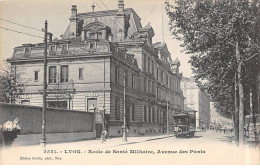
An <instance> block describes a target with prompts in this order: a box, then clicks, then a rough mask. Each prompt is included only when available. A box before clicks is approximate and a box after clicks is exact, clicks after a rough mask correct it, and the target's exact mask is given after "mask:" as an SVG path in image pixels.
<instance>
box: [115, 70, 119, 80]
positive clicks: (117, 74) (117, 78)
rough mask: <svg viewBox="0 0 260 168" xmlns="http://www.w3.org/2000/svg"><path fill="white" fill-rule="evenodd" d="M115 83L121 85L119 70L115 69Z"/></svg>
mask: <svg viewBox="0 0 260 168" xmlns="http://www.w3.org/2000/svg"><path fill="white" fill-rule="evenodd" d="M115 83H119V68H118V67H116V69H115Z"/></svg>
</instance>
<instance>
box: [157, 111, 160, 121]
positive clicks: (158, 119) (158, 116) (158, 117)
mask: <svg viewBox="0 0 260 168" xmlns="http://www.w3.org/2000/svg"><path fill="white" fill-rule="evenodd" d="M157 123H160V111H159V108H157Z"/></svg>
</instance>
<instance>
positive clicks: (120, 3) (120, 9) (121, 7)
mask: <svg viewBox="0 0 260 168" xmlns="http://www.w3.org/2000/svg"><path fill="white" fill-rule="evenodd" d="M124 6H125V5H124V0H118V13H123V12H124Z"/></svg>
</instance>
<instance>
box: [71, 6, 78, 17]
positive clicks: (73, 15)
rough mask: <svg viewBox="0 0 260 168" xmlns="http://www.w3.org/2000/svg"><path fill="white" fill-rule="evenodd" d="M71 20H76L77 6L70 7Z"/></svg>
mask: <svg viewBox="0 0 260 168" xmlns="http://www.w3.org/2000/svg"><path fill="white" fill-rule="evenodd" d="M71 18H77V5H72V7H71Z"/></svg>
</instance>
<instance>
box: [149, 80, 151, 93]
mask: <svg viewBox="0 0 260 168" xmlns="http://www.w3.org/2000/svg"><path fill="white" fill-rule="evenodd" d="M148 93H151V80H150V79H148Z"/></svg>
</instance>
